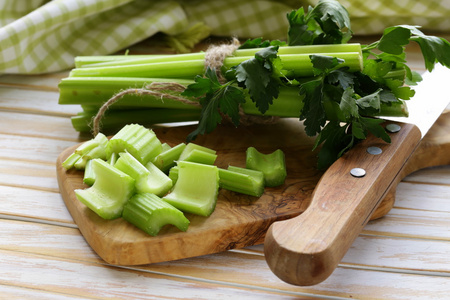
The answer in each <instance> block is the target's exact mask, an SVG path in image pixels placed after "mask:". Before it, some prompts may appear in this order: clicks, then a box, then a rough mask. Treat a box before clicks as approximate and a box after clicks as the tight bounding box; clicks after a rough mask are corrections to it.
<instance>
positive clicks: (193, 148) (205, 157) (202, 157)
mask: <svg viewBox="0 0 450 300" xmlns="http://www.w3.org/2000/svg"><path fill="white" fill-rule="evenodd" d="M216 158H217V154H216V151H215V150H213V149H210V148H207V147H204V146H200V145H197V144H194V143H188V144H187V145H186V147H185V148H184V150H183V152H181V154H180V157H179V160H180V161H189V162H196V163H200V164H206V165H213V164H214V162H215V161H216Z"/></svg>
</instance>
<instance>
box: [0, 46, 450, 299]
mask: <svg viewBox="0 0 450 300" xmlns="http://www.w3.org/2000/svg"><path fill="white" fill-rule="evenodd" d="M414 55H415V54H414ZM414 55H413V58H414V57H415V56H414ZM414 66H415V67H416V66H417V67H419V63H415V64H414ZM66 75H67V73H64V72H63V73H58V74H49V75H42V76H0V295H1V296H0V298H7V299H106V298H116V299H125V298H127V299H163V298H165V299H231V298H236V299H294V298H295V299H317V298H320V299H450V296H449V295H450V199H449V198H450V196H449V195H450V166H441V167H436V168H429V169H425V170H420V171H418V172H415V173H413V174H411V175H409V176H408V177H406V178H405V179H404V180H403V181H402V182H401V183H400V184H399V186H398V188H397V194H396V203H395V206H394V208H393V209H392V210H391V211H390V212H389V214H388V215H387V216H385V217H383V218H381V219H379V220H375V221H372V222H369V224H368V225H367V226H366V227H365V228H364V231H363V232H362V233H361V235H360V236H359V237H358V238H357V240H356V241H355V242H354V243H353V245H352V247H351V248H350V250H349V252H348V253H347V254H346V255H345V257H344V259H343V260H342V262H341V264H340V265H339V267H338V268H337V270H336V271H335V272H334V273H333V274H332V275H331V277H330V278H328V279H327V280H326V281H324V282H323V283H321V284H319V285H316V286H312V287H296V286H292V285H288V284H286V283H284V282H282V281H280V280H279V279H278V278H277V277H275V276H274V275H273V274H272V273H271V271H270V270H269V268H268V267H267V265H266V263H265V260H264V255H263V245H257V246H253V247H248V248H245V249H238V250H230V251H227V252H224V253H217V254H213V255H207V256H203V257H196V258H190V259H183V260H180V261H174V262H166V263H159V264H154V265H145V266H135V267H132V268H126V267H118V266H111V265H107V264H106V263H105V262H104V261H102V260H101V259H100V258H99V257H98V256H97V255H96V254H95V252H94V251H93V250H92V249H91V248H90V247H89V245H88V244H87V243H86V241H85V240H84V238H83V236H82V235H81V234H80V232H79V231H78V229H77V226H76V224H74V222H73V220H72V218H71V216H70V214H69V213H68V211H67V209H66V207H65V205H64V203H63V200H62V198H61V195H60V194H59V190H58V185H57V181H56V170H55V161H56V158H57V156H58V155H59V153H60V152H61V151H62V150H64V149H65V148H66V147H69V146H72V145H74V144H76V143H78V142H81V141H83V140H86V139H87V138H88V136H87V135H79V134H78V133H77V132H75V131H74V130H73V129H72V127H71V124H70V119H69V117H70V116H71V115H73V114H75V113H76V112H78V110H79V108H78V107H76V106H60V105H58V104H57V99H58V91H57V84H58V82H59V80H60V79H61V78H63V77H64V76H66Z"/></svg>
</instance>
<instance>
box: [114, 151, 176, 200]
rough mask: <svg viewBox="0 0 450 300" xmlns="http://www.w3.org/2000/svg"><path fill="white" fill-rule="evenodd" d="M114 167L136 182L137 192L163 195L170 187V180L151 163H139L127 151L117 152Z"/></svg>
mask: <svg viewBox="0 0 450 300" xmlns="http://www.w3.org/2000/svg"><path fill="white" fill-rule="evenodd" d="M114 167H115V168H117V169H118V170H120V171H122V172H124V173H125V174H128V175H130V176H131V177H132V178H133V179H134V180H135V182H136V183H135V184H136V191H137V192H138V193H152V194H155V195H157V196H163V195H165V194H166V193H167V192H168V191H169V190H170V189H171V188H172V180H171V179H170V178H169V177H168V176H167V175H166V174H164V173H163V172H162V171H161V170H159V169H158V168H156V167H155V166H154V165H153V164H152V163H148V164H147V165H145V166H144V165H143V164H141V163H140V162H139V161H138V160H137V159H136V158H135V157H133V155H131V154H130V153H128V152H122V153H119V159H118V160H117V162H116V163H115V165H114Z"/></svg>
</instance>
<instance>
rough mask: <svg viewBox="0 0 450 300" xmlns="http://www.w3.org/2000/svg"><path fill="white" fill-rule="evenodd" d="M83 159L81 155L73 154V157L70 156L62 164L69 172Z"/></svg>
mask: <svg viewBox="0 0 450 300" xmlns="http://www.w3.org/2000/svg"><path fill="white" fill-rule="evenodd" d="M79 159H81V155H79V154H77V153H75V152H74V153H72V154H71V155H69V156H68V157H67V158H66V159H65V160H64V161H63V163H62V164H61V165H62V166H63V167H64V169H66V170H69V169H71V168H73V167H74V166H75V163H76V162H77V161H78V160H79Z"/></svg>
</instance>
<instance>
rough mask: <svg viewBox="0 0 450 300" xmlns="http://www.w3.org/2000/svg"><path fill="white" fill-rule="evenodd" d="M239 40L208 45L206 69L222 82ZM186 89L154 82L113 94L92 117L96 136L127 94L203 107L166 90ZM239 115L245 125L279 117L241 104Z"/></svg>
mask: <svg viewBox="0 0 450 300" xmlns="http://www.w3.org/2000/svg"><path fill="white" fill-rule="evenodd" d="M239 45H240V43H239V40H238V39H236V38H233V40H232V42H231V44H222V45H212V46H210V47H208V49H207V51H206V52H205V69H206V68H207V67H209V68H211V69H213V68H214V69H215V71H216V74H217V78H218V79H219V81H220V82H225V78H224V77H223V75H222V72H221V71H220V70H221V68H222V66H223V62H224V60H225V58H226V57H227V56H231V55H232V54H233V53H234V51H235V50H236V49H238V48H239ZM185 89H186V86H184V85H182V84H179V83H176V82H152V83H151V84H149V85H147V86H145V87H144V88H130V89H126V90H123V91H120V92H118V93H117V94H115V95H114V96H112V97H111V98H110V99H109V100H108V101H106V102H105V103H104V104H103V105H102V106H101V107H100V109H99V110H98V112H97V114H96V115H95V117H94V118H93V119H92V133H93V135H94V136H96V135H97V134H98V133H99V132H100V123H101V119H102V118H103V115H104V114H105V112H106V111H107V110H108V108H109V107H110V106H111V105H113V104H114V103H116V102H117V101H118V100H119V99H121V98H122V97H123V96H125V95H130V94H134V95H137V96H142V95H149V96H153V97H156V98H160V99H161V100H162V99H171V100H175V101H179V102H181V103H184V104H188V105H194V106H197V107H201V105H200V103H198V102H196V101H192V100H189V99H187V98H184V97H181V96H177V95H173V94H171V93H167V92H166V91H172V92H178V93H181V92H183V91H184V90H185ZM239 115H240V123H241V124H243V125H246V126H248V125H252V124H271V123H275V122H277V121H278V119H279V117H274V116H256V115H255V116H252V115H247V114H245V112H244V111H243V109H242V107H240V106H239ZM222 117H223V118H224V119H226V120H228V121H230V122H231V120H230V118H229V117H228V116H226V115H223V114H222Z"/></svg>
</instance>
